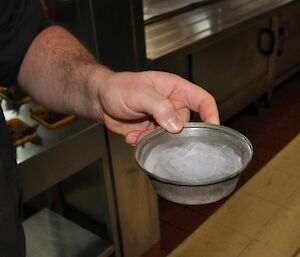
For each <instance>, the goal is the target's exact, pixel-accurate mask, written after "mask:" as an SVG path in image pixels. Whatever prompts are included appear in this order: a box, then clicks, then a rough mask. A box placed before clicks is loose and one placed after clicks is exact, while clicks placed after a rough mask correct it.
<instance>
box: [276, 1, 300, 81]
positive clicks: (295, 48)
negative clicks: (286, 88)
mask: <svg viewBox="0 0 300 257" xmlns="http://www.w3.org/2000/svg"><path fill="white" fill-rule="evenodd" d="M299 17H300V3H299V1H294V2H293V3H292V4H290V5H288V6H286V7H283V8H281V9H280V10H279V11H278V13H276V16H275V21H274V23H275V24H274V32H275V33H276V34H277V48H276V52H275V54H276V56H277V58H276V68H275V74H274V76H275V81H276V83H277V84H278V83H280V82H281V81H283V80H284V79H286V78H287V77H289V76H291V75H292V74H293V73H295V72H296V71H299V70H300V19H299Z"/></svg>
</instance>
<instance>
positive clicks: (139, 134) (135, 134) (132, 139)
mask: <svg viewBox="0 0 300 257" xmlns="http://www.w3.org/2000/svg"><path fill="white" fill-rule="evenodd" d="M156 129H157V128H154V129H147V130H134V131H130V132H129V133H128V134H127V135H126V136H125V141H126V143H127V144H130V145H133V146H134V145H136V144H137V143H138V142H140V141H141V140H142V139H143V137H145V136H146V135H148V134H150V133H151V132H153V131H154V130H156Z"/></svg>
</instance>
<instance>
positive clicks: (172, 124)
mask: <svg viewBox="0 0 300 257" xmlns="http://www.w3.org/2000/svg"><path fill="white" fill-rule="evenodd" d="M166 123H167V127H168V130H169V131H170V132H179V131H180V130H182V128H183V122H182V119H181V118H180V117H179V116H175V117H171V118H170V119H168V120H167V122H166Z"/></svg>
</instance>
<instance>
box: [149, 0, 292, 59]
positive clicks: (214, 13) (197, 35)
mask: <svg viewBox="0 0 300 257" xmlns="http://www.w3.org/2000/svg"><path fill="white" fill-rule="evenodd" d="M290 2H293V0H266V1H259V0H256V1H252V0H226V1H220V2H216V3H212V4H210V5H207V6H204V7H200V8H197V9H195V10H192V11H189V12H186V13H183V14H180V15H177V16H175V17H171V18H168V19H165V20H161V21H158V22H155V23H153V24H149V25H147V26H145V36H146V50H147V58H148V59H150V60H155V61H158V60H159V59H162V58H170V57H173V58H174V56H185V55H187V54H191V53H193V51H194V50H195V49H196V48H197V49H199V45H201V44H203V43H204V40H203V39H206V38H209V37H210V38H211V37H212V36H214V35H217V34H218V33H220V32H222V31H227V30H228V29H229V28H231V33H232V32H233V31H234V30H232V28H236V29H238V27H241V26H242V24H243V23H245V24H246V23H247V21H249V20H251V19H252V18H255V17H258V16H260V15H265V14H267V13H268V12H271V11H273V10H275V9H276V8H278V7H280V6H283V5H285V4H288V3H290Z"/></svg>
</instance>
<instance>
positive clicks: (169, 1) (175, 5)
mask: <svg viewBox="0 0 300 257" xmlns="http://www.w3.org/2000/svg"><path fill="white" fill-rule="evenodd" d="M216 1H219V0H185V1H182V0H143V8H144V21H148V20H149V19H153V18H155V17H158V16H160V17H161V18H163V17H162V16H163V15H167V14H169V15H168V16H174V15H175V14H176V13H177V12H178V11H179V12H181V11H182V12H183V11H185V10H186V9H187V8H188V7H190V8H196V7H199V6H203V5H207V4H210V3H213V2H216ZM175 12H176V13H175ZM173 14H174V15H173Z"/></svg>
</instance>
